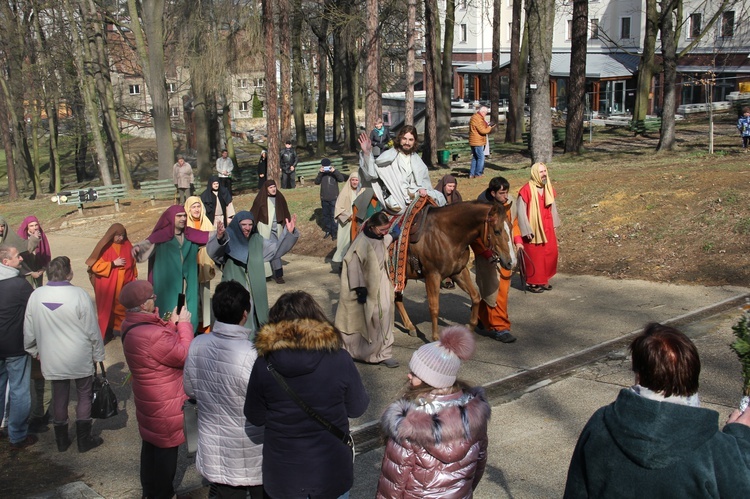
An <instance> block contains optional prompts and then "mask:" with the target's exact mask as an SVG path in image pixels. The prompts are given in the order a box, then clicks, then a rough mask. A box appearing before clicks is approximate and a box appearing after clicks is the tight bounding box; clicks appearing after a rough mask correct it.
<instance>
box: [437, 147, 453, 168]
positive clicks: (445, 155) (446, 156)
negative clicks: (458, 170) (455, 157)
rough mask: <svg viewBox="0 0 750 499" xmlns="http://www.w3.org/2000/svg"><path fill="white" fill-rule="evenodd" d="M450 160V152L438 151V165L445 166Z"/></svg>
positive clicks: (445, 150)
mask: <svg viewBox="0 0 750 499" xmlns="http://www.w3.org/2000/svg"><path fill="white" fill-rule="evenodd" d="M450 159H451V152H450V151H449V150H447V149H440V150H439V151H438V163H440V164H441V165H447V164H448V162H449V161H450Z"/></svg>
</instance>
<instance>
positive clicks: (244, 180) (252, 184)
mask: <svg viewBox="0 0 750 499" xmlns="http://www.w3.org/2000/svg"><path fill="white" fill-rule="evenodd" d="M257 187H258V167H257V166H249V167H243V168H242V169H238V170H235V171H234V173H233V175H232V192H233V193H235V194H236V193H238V192H241V191H248V190H250V189H256V188H257Z"/></svg>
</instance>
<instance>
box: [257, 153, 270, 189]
mask: <svg viewBox="0 0 750 499" xmlns="http://www.w3.org/2000/svg"><path fill="white" fill-rule="evenodd" d="M267 174H268V151H266V150H263V151H261V152H260V159H258V190H261V189H262V188H263V184H264V183H265V182H266V175H267Z"/></svg>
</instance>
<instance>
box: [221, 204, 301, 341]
mask: <svg viewBox="0 0 750 499" xmlns="http://www.w3.org/2000/svg"><path fill="white" fill-rule="evenodd" d="M296 222H297V218H296V216H293V217H292V219H291V220H289V221H287V223H285V224H284V228H283V229H282V231H281V235H280V236H279V238H276V236H275V235H273V234H272V237H271V238H270V239H265V238H264V237H263V236H261V235H260V233H259V232H258V230H257V229H256V227H255V219H254V217H253V214H252V213H250V212H249V211H241V212H239V213H237V216H235V217H234V219H233V220H232V223H230V224H229V227H227V230H226V233H225V236H223V237H221V236H220V237H217V238H211V239H210V240H209V241H208V244H207V245H206V248H207V249H208V254H209V255H210V256H211V258H213V260H214V261H215V262H216V263H217V264H218V265H220V266H221V269H222V275H221V280H222V281H223V282H225V281H236V282H239V283H240V284H242V286H243V287H244V288H245V289H247V290H248V291H249V292H250V298H251V301H250V306H251V309H250V322H249V323H248V325H249V326H250V327H252V329H257V328H258V327H259V325H262V324H265V323H266V322H268V290H267V288H266V279H265V271H264V268H263V263H264V262H271V263H272V264H273V266H274V268H276V267H275V266H276V265H279V264H280V262H281V257H282V256H283V255H284V254H286V253H287V252H288V251H289V250H290V249H292V247H293V246H294V244H295V243H296V242H297V239H298V238H299V231H298V230H297V229H296V228H295V224H296Z"/></svg>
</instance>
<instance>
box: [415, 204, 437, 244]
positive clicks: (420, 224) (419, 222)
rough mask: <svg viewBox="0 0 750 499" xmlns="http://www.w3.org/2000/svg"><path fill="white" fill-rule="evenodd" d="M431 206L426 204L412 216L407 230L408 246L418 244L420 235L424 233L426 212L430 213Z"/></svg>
mask: <svg viewBox="0 0 750 499" xmlns="http://www.w3.org/2000/svg"><path fill="white" fill-rule="evenodd" d="M431 206H432V205H431V204H429V203H426V204H425V205H424V207H423V208H422V209H421V210H420V211H419V212H418V213H417V214H416V215H415V216H414V219H413V220H412V222H411V227H410V228H409V244H415V243H417V242H419V239H420V238H421V237H422V233H423V232H424V231H423V229H424V223H425V220H427V212H428V211H430V207H431Z"/></svg>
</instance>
